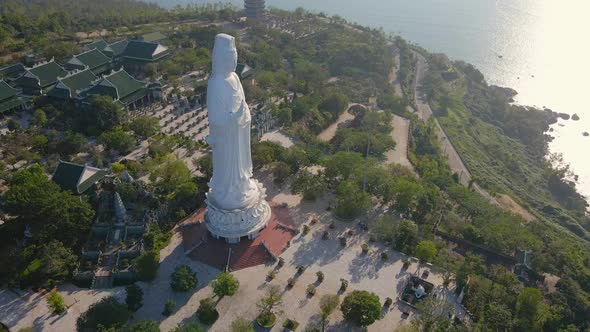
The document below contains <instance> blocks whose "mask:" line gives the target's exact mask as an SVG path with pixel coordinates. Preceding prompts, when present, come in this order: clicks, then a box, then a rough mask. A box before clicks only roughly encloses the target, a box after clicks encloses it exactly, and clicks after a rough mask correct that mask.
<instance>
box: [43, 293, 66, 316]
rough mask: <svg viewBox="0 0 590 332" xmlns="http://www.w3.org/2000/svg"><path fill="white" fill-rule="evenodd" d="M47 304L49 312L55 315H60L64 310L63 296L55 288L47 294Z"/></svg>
mask: <svg viewBox="0 0 590 332" xmlns="http://www.w3.org/2000/svg"><path fill="white" fill-rule="evenodd" d="M47 305H48V306H49V309H51V312H53V313H54V314H57V315H61V314H63V313H64V312H65V311H66V305H65V303H64V298H63V297H62V296H61V295H59V294H58V293H57V291H56V290H55V289H54V290H52V291H51V292H50V293H49V295H47Z"/></svg>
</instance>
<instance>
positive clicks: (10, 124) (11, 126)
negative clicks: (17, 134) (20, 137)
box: [6, 119, 21, 131]
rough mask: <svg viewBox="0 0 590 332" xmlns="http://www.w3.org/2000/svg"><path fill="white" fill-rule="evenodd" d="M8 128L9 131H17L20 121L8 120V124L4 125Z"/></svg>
mask: <svg viewBox="0 0 590 332" xmlns="http://www.w3.org/2000/svg"><path fill="white" fill-rule="evenodd" d="M6 126H7V127H8V130H10V131H17V130H19V129H20V127H21V126H20V122H18V121H16V120H15V119H10V120H8V124H7V125H6Z"/></svg>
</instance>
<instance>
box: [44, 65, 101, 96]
mask: <svg viewBox="0 0 590 332" xmlns="http://www.w3.org/2000/svg"><path fill="white" fill-rule="evenodd" d="M96 79H97V77H96V76H95V75H94V74H93V73H92V71H90V69H86V70H82V71H79V72H77V73H75V74H72V75H69V76H66V77H64V78H60V79H59V82H57V83H56V85H55V87H54V88H53V90H51V91H49V93H48V94H47V95H48V96H52V97H57V98H63V99H68V98H75V97H76V96H77V95H78V93H79V92H80V91H81V90H84V89H88V88H89V87H90V86H91V85H92V82H94V81H95V80H96Z"/></svg>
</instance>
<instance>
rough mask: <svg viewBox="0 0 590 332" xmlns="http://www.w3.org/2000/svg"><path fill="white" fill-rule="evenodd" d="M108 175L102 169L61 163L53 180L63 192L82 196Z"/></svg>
mask: <svg viewBox="0 0 590 332" xmlns="http://www.w3.org/2000/svg"><path fill="white" fill-rule="evenodd" d="M107 174H108V173H107V171H105V170H102V169H100V168H94V167H90V166H84V165H79V164H74V163H69V162H65V161H60V162H59V165H58V166H57V169H56V170H55V172H54V173H53V176H52V177H51V179H52V180H53V182H55V183H56V184H57V185H58V186H59V187H60V188H61V189H62V190H69V191H72V192H74V193H76V194H82V193H84V192H85V191H86V190H88V189H90V187H92V185H94V184H95V183H97V182H98V181H100V180H101V179H102V178H104V177H105V176H106V175H107Z"/></svg>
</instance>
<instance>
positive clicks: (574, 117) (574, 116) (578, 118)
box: [572, 113, 580, 121]
mask: <svg viewBox="0 0 590 332" xmlns="http://www.w3.org/2000/svg"><path fill="white" fill-rule="evenodd" d="M572 120H574V121H578V120H580V117H579V116H578V114H577V113H574V115H572Z"/></svg>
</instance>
